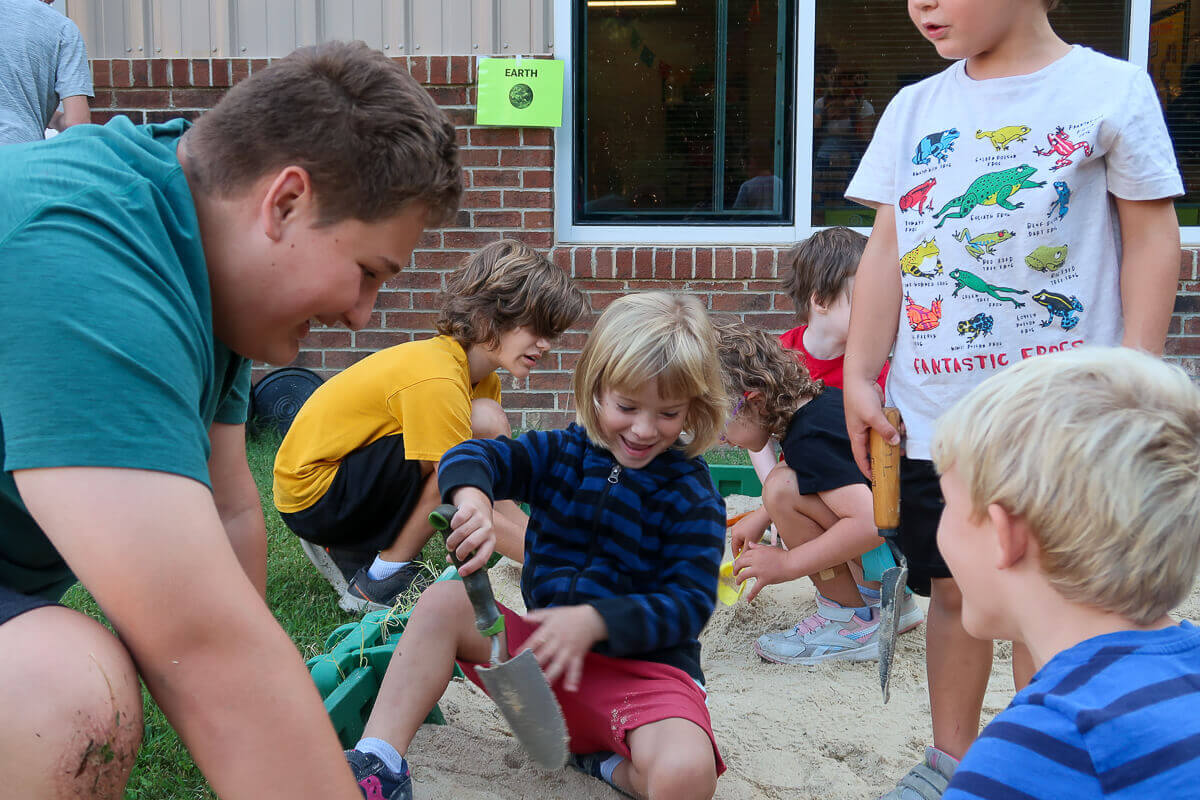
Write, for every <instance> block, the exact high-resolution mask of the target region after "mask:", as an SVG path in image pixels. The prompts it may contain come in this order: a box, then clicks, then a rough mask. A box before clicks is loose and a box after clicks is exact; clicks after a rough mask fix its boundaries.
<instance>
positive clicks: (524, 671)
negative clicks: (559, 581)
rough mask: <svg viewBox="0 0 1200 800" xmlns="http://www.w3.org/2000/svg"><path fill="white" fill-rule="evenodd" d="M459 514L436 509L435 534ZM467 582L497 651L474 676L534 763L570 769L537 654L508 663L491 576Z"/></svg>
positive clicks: (481, 626)
mask: <svg viewBox="0 0 1200 800" xmlns="http://www.w3.org/2000/svg"><path fill="white" fill-rule="evenodd" d="M457 510H458V509H456V508H455V507H454V506H452V505H448V504H447V505H440V506H438V507H437V508H435V509H434V510H433V512H432V513H431V514H430V515H429V522H430V524H431V525H433V528H434V530H437V531H440V532H441V534H442V536H443V537H447V536H449V535H450V520H451V519H453V518H454V513H455V512H456V511H457ZM450 558H451V560H452V561H453V562H454V566H455V567H460V566H461V565H462V564H461V562H460V561H459V560H458V557H457V556H456V555H454V552H453V551H451V552H450ZM462 582H463V586H464V587H466V590H467V597H469V598H471V607H472V608H473V609H474V610H475V627H476V628H477V629H478V630H479V633H480V634H482V635H483V636H486V637H487V638H489V639H490V640H491V645H492V657H491V664H492V666H491V667H490V668H489V667H476V668H475V674H476V675H478V676H479V680H480V681H481V682H482V683H483V686H484V688H485V689H487V692H488V695H490V696H491V698H492V700H494V701H495V703H496V705H497V706H499V707H500V713H501V714H503V715H504V719H505V720H506V721H507V722H508V727H510V728H512V732H513V735H514V736H516V737H517V741H518V742H520V743H521V746H522V747H523V748H525V752H526V753H528V754H529V758H530V760H531V761H533V763H534V764H536V765H538V766H539V767H542V768H543V769H560V768H561V767H563V766H564V765H566V763H567V724H566V722H564V721H563V715H562V709H561V708H559V706H558V701H557V700H556V699H555V698H554V693H553V692H552V691H550V684H549V683H547V682H546V676H545V674H544V673H543V672H542V668H541V667H540V666H538V662H537V659H536V658H535V657H534V655H533V651H532V650H523V651H522V652H521V653H520V654H519V655H518V656H517V657H516V658H508V652H507V647H506V645H505V641H504V636H503V633H504V616H503V615H502V614H501V613H500V610H499V609H498V608H496V598H495V596H494V595H493V594H492V582H491V581H490V580H488V575H487V570H486V569H480V570H476V571H475V572H472V573H471V574H470V575H464V576H463V578H462Z"/></svg>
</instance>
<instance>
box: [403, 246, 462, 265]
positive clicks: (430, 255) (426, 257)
mask: <svg viewBox="0 0 1200 800" xmlns="http://www.w3.org/2000/svg"><path fill="white" fill-rule="evenodd" d="M469 255H470V253H468V252H464V251H461V250H459V251H454V250H417V251H416V252H414V253H413V266H414V267H416V268H417V269H454V268H455V267H457V266H458V265H459V264H461V263H462V260H463V259H464V258H466V257H467V256H469Z"/></svg>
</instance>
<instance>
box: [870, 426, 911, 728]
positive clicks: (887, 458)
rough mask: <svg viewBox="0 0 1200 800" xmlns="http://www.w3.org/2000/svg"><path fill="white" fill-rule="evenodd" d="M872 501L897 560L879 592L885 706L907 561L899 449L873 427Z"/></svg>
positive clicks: (881, 684) (881, 531)
mask: <svg viewBox="0 0 1200 800" xmlns="http://www.w3.org/2000/svg"><path fill="white" fill-rule="evenodd" d="M883 413H884V416H885V417H887V421H888V422H889V423H891V424H892V426H893V427H895V428H897V429H899V427H900V412H899V411H898V410H897V409H894V408H885V409H884V410H883ZM871 499H872V501H873V503H874V506H875V527H876V528H878V529H879V535H880V536H882V537H883V540H884V541H885V542H887V545H888V549H889V550H891V551H892V557H893V558H895V559H896V566H893V567H889V568H888V569H886V570H884V572H883V577H882V578H881V579H880V580H881V582H882V584H883V585H882V586H881V587H880V590H879V594H880V611H881V616H880V620H879V687H880V688H881V689H882V690H883V702H884V703H885V704H886V703H887V701H888V680H889V679H890V678H891V673H892V656H894V655H895V653H896V635H897V628H899V627H900V596H901V594H902V593H903V592H904V586H905V584H906V583H907V582H908V559H906V558H905V557H904V554H903V553H901V552H900V548H899V547H897V546H896V536H897V535H898V534H899V528H900V446H899V445H893V444H888V443H887V442H886V441H884V438H883V437H882V436H880V435H879V432H878V431H876V430H875V429H874V428H872V429H871Z"/></svg>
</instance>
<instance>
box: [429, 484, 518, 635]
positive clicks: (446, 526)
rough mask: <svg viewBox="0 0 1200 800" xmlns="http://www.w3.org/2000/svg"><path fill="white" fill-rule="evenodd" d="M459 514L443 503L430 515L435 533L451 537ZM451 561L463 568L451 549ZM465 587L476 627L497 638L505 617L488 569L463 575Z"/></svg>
mask: <svg viewBox="0 0 1200 800" xmlns="http://www.w3.org/2000/svg"><path fill="white" fill-rule="evenodd" d="M457 512H458V508H457V507H456V506H452V505H450V504H449V503H443V504H442V505H440V506H438V507H437V508H435V509H434V510H433V511H431V512H430V513H429V524H430V525H432V526H433V529H434V530H435V531H438V532H439V533H441V534H442V538H443V539H448V538H449V537H450V532H451V529H450V520H452V519H454V515H455V514H456V513H457ZM446 550H447V552H449V554H450V560H451V561H453V562H454V566H455V567H456V568H457V567H461V566H462V562H461V561H459V560H458V556H456V555H455V554H454V551H453V550H451V549H450V548H449V547H447V548H446ZM461 577H462V582H463V586H464V587H465V588H466V590H467V597H469V598H470V599H471V608H472V609H474V610H475V627H476V629H478V630H479V632H480V633H481V634H482V635H484V636H489V637H490V636H495V635H496V634H498V633H502V632H503V631H504V617H503V615H501V613H500V609H498V608H496V596H495V595H494V594H493V593H492V582H491V581H490V580H488V574H487V569H486V568H484V569H478V570H476V571H475V572H472V573H471V574H470V575H462V576H461Z"/></svg>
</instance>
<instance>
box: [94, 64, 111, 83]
mask: <svg viewBox="0 0 1200 800" xmlns="http://www.w3.org/2000/svg"><path fill="white" fill-rule="evenodd" d="M92 84H93V86H95V87H100V86H105V87H108V86H112V62H111V61H109V60H108V59H107V58H97V59H93V61H92Z"/></svg>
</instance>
